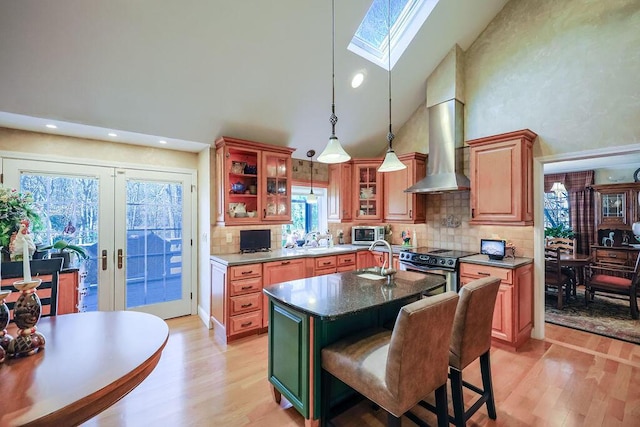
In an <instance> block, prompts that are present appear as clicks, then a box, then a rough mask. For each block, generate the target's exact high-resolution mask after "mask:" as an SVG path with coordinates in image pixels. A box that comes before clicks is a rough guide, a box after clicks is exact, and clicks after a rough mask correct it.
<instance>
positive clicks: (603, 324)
mask: <svg viewBox="0 0 640 427" xmlns="http://www.w3.org/2000/svg"><path fill="white" fill-rule="evenodd" d="M556 304H557V300H556V295H555V294H552V293H547V294H546V295H545V315H544V317H545V322H548V323H553V324H555V325H560V326H566V327H569V328H573V329H579V330H581V331H586V332H591V333H594V334H598V335H603V336H606V337H611V338H615V339H619V340H623V341H628V342H632V343H634V344H640V320H633V319H632V318H631V313H630V311H629V302H628V300H627V301H625V300H621V299H616V298H609V297H605V296H601V295H596V297H595V299H594V301H593V302H591V303H589V307H586V306H585V305H584V289H578V292H577V295H576V296H575V297H571V298H570V299H569V303H568V304H565V306H564V308H563V309H562V310H558V308H557V307H556Z"/></svg>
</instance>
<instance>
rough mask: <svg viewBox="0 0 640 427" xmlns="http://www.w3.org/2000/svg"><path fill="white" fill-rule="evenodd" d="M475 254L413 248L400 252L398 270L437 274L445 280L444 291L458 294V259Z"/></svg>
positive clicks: (450, 250)
mask: <svg viewBox="0 0 640 427" xmlns="http://www.w3.org/2000/svg"><path fill="white" fill-rule="evenodd" d="M474 254H475V252H464V251H455V250H452V249H437V248H426V247H425V248H413V249H409V250H404V251H402V252H400V255H399V259H398V261H399V263H400V270H404V271H416V272H421V273H429V274H439V275H442V276H444V278H445V279H446V281H447V283H446V288H445V289H446V290H447V291H454V292H458V290H459V282H460V262H459V261H458V259H459V258H462V257H465V256H468V255H474Z"/></svg>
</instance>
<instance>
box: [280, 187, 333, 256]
mask: <svg viewBox="0 0 640 427" xmlns="http://www.w3.org/2000/svg"><path fill="white" fill-rule="evenodd" d="M310 191H311V189H310V188H309V187H298V186H294V187H293V188H292V190H291V221H292V224H284V225H283V226H282V246H284V245H285V244H286V243H287V242H292V243H295V242H296V241H298V240H303V239H304V237H305V235H306V234H307V233H311V232H314V231H315V232H323V233H324V232H325V231H326V230H327V192H326V189H324V188H314V189H313V193H314V194H315V195H316V196H317V199H318V203H313V204H311V203H307V196H308V195H309V193H310Z"/></svg>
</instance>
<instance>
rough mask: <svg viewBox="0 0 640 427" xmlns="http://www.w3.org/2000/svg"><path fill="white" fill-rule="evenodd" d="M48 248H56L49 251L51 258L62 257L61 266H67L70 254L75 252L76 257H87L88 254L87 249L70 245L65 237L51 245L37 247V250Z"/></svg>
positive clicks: (69, 261)
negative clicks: (55, 250)
mask: <svg viewBox="0 0 640 427" xmlns="http://www.w3.org/2000/svg"><path fill="white" fill-rule="evenodd" d="M50 249H57V252H52V253H50V255H49V256H50V257H51V258H62V259H63V260H64V261H63V262H62V267H63V268H68V267H69V264H70V263H71V254H72V253H73V254H75V255H76V256H77V257H78V258H82V259H87V258H89V255H88V254H87V251H86V250H85V249H84V248H82V247H80V246H77V245H72V244H71V243H69V242H68V241H67V240H65V239H60V240H57V241H56V242H55V243H54V244H53V245H49V246H43V247H38V250H39V251H46V250H50Z"/></svg>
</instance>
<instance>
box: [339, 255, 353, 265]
mask: <svg viewBox="0 0 640 427" xmlns="http://www.w3.org/2000/svg"><path fill="white" fill-rule="evenodd" d="M345 266H352V267H353V268H354V269H355V268H356V254H344V255H338V267H345Z"/></svg>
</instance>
